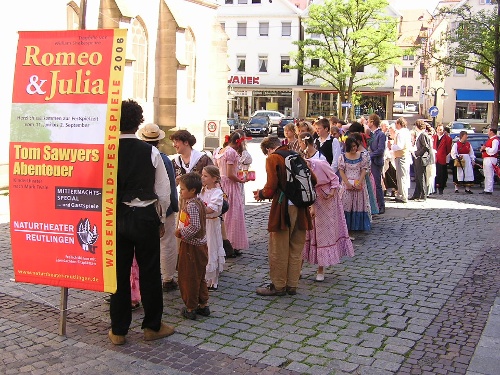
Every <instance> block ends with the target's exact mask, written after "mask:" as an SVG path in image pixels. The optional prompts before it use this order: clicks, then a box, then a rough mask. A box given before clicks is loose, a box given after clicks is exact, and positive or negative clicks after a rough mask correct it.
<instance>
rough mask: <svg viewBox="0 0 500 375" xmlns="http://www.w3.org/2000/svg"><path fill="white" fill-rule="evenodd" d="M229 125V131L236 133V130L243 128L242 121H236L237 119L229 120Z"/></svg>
mask: <svg viewBox="0 0 500 375" xmlns="http://www.w3.org/2000/svg"><path fill="white" fill-rule="evenodd" d="M227 124H228V125H229V129H230V130H231V131H235V130H237V129H240V128H241V123H240V120H238V119H235V118H228V119H227Z"/></svg>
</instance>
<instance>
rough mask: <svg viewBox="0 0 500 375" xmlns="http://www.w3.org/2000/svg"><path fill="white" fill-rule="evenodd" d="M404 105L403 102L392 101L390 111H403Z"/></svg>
mask: <svg viewBox="0 0 500 375" xmlns="http://www.w3.org/2000/svg"><path fill="white" fill-rule="evenodd" d="M404 109H405V105H404V104H403V103H394V104H393V105H392V113H403V111H404Z"/></svg>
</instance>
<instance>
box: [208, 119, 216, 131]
mask: <svg viewBox="0 0 500 375" xmlns="http://www.w3.org/2000/svg"><path fill="white" fill-rule="evenodd" d="M207 130H208V131H209V132H210V133H215V131H216V130H217V124H216V123H215V122H214V121H210V122H209V123H208V124H207Z"/></svg>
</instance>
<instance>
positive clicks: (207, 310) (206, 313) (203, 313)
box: [195, 306, 210, 316]
mask: <svg viewBox="0 0 500 375" xmlns="http://www.w3.org/2000/svg"><path fill="white" fill-rule="evenodd" d="M195 312H196V314H198V315H201V316H210V308H209V307H208V306H205V307H198V308H197V309H196V310H195Z"/></svg>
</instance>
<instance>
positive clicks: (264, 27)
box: [259, 22, 269, 36]
mask: <svg viewBox="0 0 500 375" xmlns="http://www.w3.org/2000/svg"><path fill="white" fill-rule="evenodd" d="M259 35H260V36H269V22H259Z"/></svg>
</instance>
